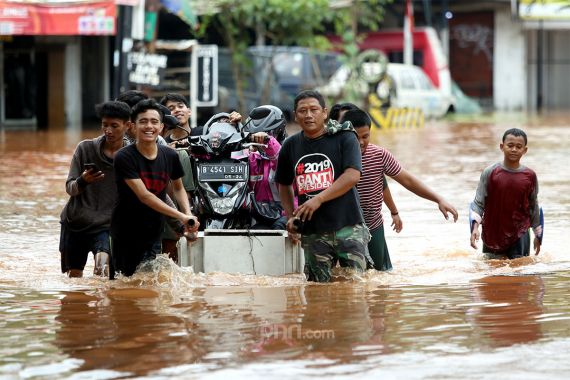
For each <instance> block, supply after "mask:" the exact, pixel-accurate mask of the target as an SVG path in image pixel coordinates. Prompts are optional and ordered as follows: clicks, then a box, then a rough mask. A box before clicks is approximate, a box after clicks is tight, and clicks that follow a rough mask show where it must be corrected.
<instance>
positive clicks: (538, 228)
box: [529, 177, 542, 255]
mask: <svg viewBox="0 0 570 380" xmlns="http://www.w3.org/2000/svg"><path fill="white" fill-rule="evenodd" d="M529 208H530V226H531V227H532V232H533V233H534V242H533V246H534V254H535V255H538V254H539V253H540V246H541V245H542V225H541V224H540V206H539V205H538V180H537V179H536V177H535V186H534V190H533V192H532V193H531V194H530V199H529Z"/></svg>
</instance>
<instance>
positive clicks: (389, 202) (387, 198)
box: [383, 177, 403, 233]
mask: <svg viewBox="0 0 570 380" xmlns="http://www.w3.org/2000/svg"><path fill="white" fill-rule="evenodd" d="M383 195H384V203H385V204H386V206H387V207H388V210H390V215H392V224H391V226H392V227H393V229H394V231H396V232H398V233H399V232H400V231H402V227H403V223H402V219H401V218H400V214H399V213H398V208H397V207H396V202H394V198H392V192H391V191H390V188H389V187H388V186H387V182H386V177H384V192H383Z"/></svg>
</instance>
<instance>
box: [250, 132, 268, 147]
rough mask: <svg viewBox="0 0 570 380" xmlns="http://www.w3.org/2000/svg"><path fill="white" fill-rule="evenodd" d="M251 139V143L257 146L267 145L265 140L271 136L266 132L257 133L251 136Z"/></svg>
mask: <svg viewBox="0 0 570 380" xmlns="http://www.w3.org/2000/svg"><path fill="white" fill-rule="evenodd" d="M250 136H251V137H250V138H251V141H252V142H254V143H257V144H265V143H266V142H265V139H266V138H267V137H268V136H269V135H268V134H267V133H265V132H257V133H254V134H252V135H250Z"/></svg>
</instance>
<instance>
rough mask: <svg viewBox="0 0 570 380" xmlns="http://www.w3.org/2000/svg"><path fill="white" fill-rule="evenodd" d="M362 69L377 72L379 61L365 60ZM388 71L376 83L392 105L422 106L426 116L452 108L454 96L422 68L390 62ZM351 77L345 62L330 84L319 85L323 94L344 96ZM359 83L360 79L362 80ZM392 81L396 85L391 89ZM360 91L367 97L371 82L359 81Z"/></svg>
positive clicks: (384, 97) (435, 115)
mask: <svg viewBox="0 0 570 380" xmlns="http://www.w3.org/2000/svg"><path fill="white" fill-rule="evenodd" d="M365 65H367V67H363V68H362V71H364V72H366V73H376V72H378V71H379V69H380V67H379V64H377V63H366V64H365ZM387 74H388V76H389V78H390V80H388V81H386V80H385V79H384V80H382V81H380V83H379V84H378V85H377V86H376V88H375V91H376V92H377V94H378V96H379V98H380V99H387V98H388V97H389V105H390V106H392V107H398V108H421V109H422V111H423V112H424V115H425V116H426V117H441V116H443V115H445V114H446V113H447V112H448V111H450V110H452V109H453V105H452V99H451V98H450V97H449V96H446V95H444V94H443V93H442V92H440V91H439V90H438V89H437V88H436V87H435V86H434V85H433V84H432V83H431V81H430V80H429V78H428V77H427V75H426V74H425V73H424V72H423V70H422V69H421V68H419V67H418V66H413V65H404V64H401V63H388V67H387ZM349 76H350V69H349V68H348V67H347V66H345V65H342V66H341V67H340V68H339V69H338V70H337V71H336V72H335V73H334V75H333V76H332V77H331V79H330V81H329V83H328V84H326V85H324V86H321V87H319V88H317V90H318V91H319V92H320V93H321V94H323V95H324V96H327V97H331V98H335V99H342V95H343V90H344V88H345V86H346V84H347V81H348V78H349ZM359 82H360V81H359ZM390 82H392V83H393V88H390V84H389V83H390ZM357 88H358V91H357V92H358V93H360V94H362V96H365V95H366V93H367V89H368V84H367V83H366V82H365V81H364V80H361V83H358V84H357Z"/></svg>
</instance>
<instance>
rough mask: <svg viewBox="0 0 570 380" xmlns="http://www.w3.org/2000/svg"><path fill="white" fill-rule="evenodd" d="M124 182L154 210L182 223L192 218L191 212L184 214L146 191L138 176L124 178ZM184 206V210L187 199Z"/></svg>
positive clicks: (142, 201)
mask: <svg viewBox="0 0 570 380" xmlns="http://www.w3.org/2000/svg"><path fill="white" fill-rule="evenodd" d="M125 183H126V184H127V185H128V186H129V188H130V189H131V190H132V191H133V192H134V193H135V195H136V196H137V198H138V199H139V201H141V203H143V204H145V205H146V206H148V207H150V208H151V209H153V210H154V211H157V212H159V213H161V214H163V215H166V216H171V217H173V218H176V219H178V220H180V221H181V222H183V223H186V222H188V219H190V218H192V215H191V214H184V213H182V212H180V211H178V210H177V209H175V208H172V207H170V206H169V205H167V204H166V203H164V202H163V201H162V200H161V199H160V198H158V197H157V196H156V195H154V194H153V193H151V192H150V191H148V190H147V188H146V186H145V185H144V182H143V181H142V180H141V179H140V178H134V179H125ZM177 200H178V198H177ZM186 207H187V208H186V210H188V200H186Z"/></svg>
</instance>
